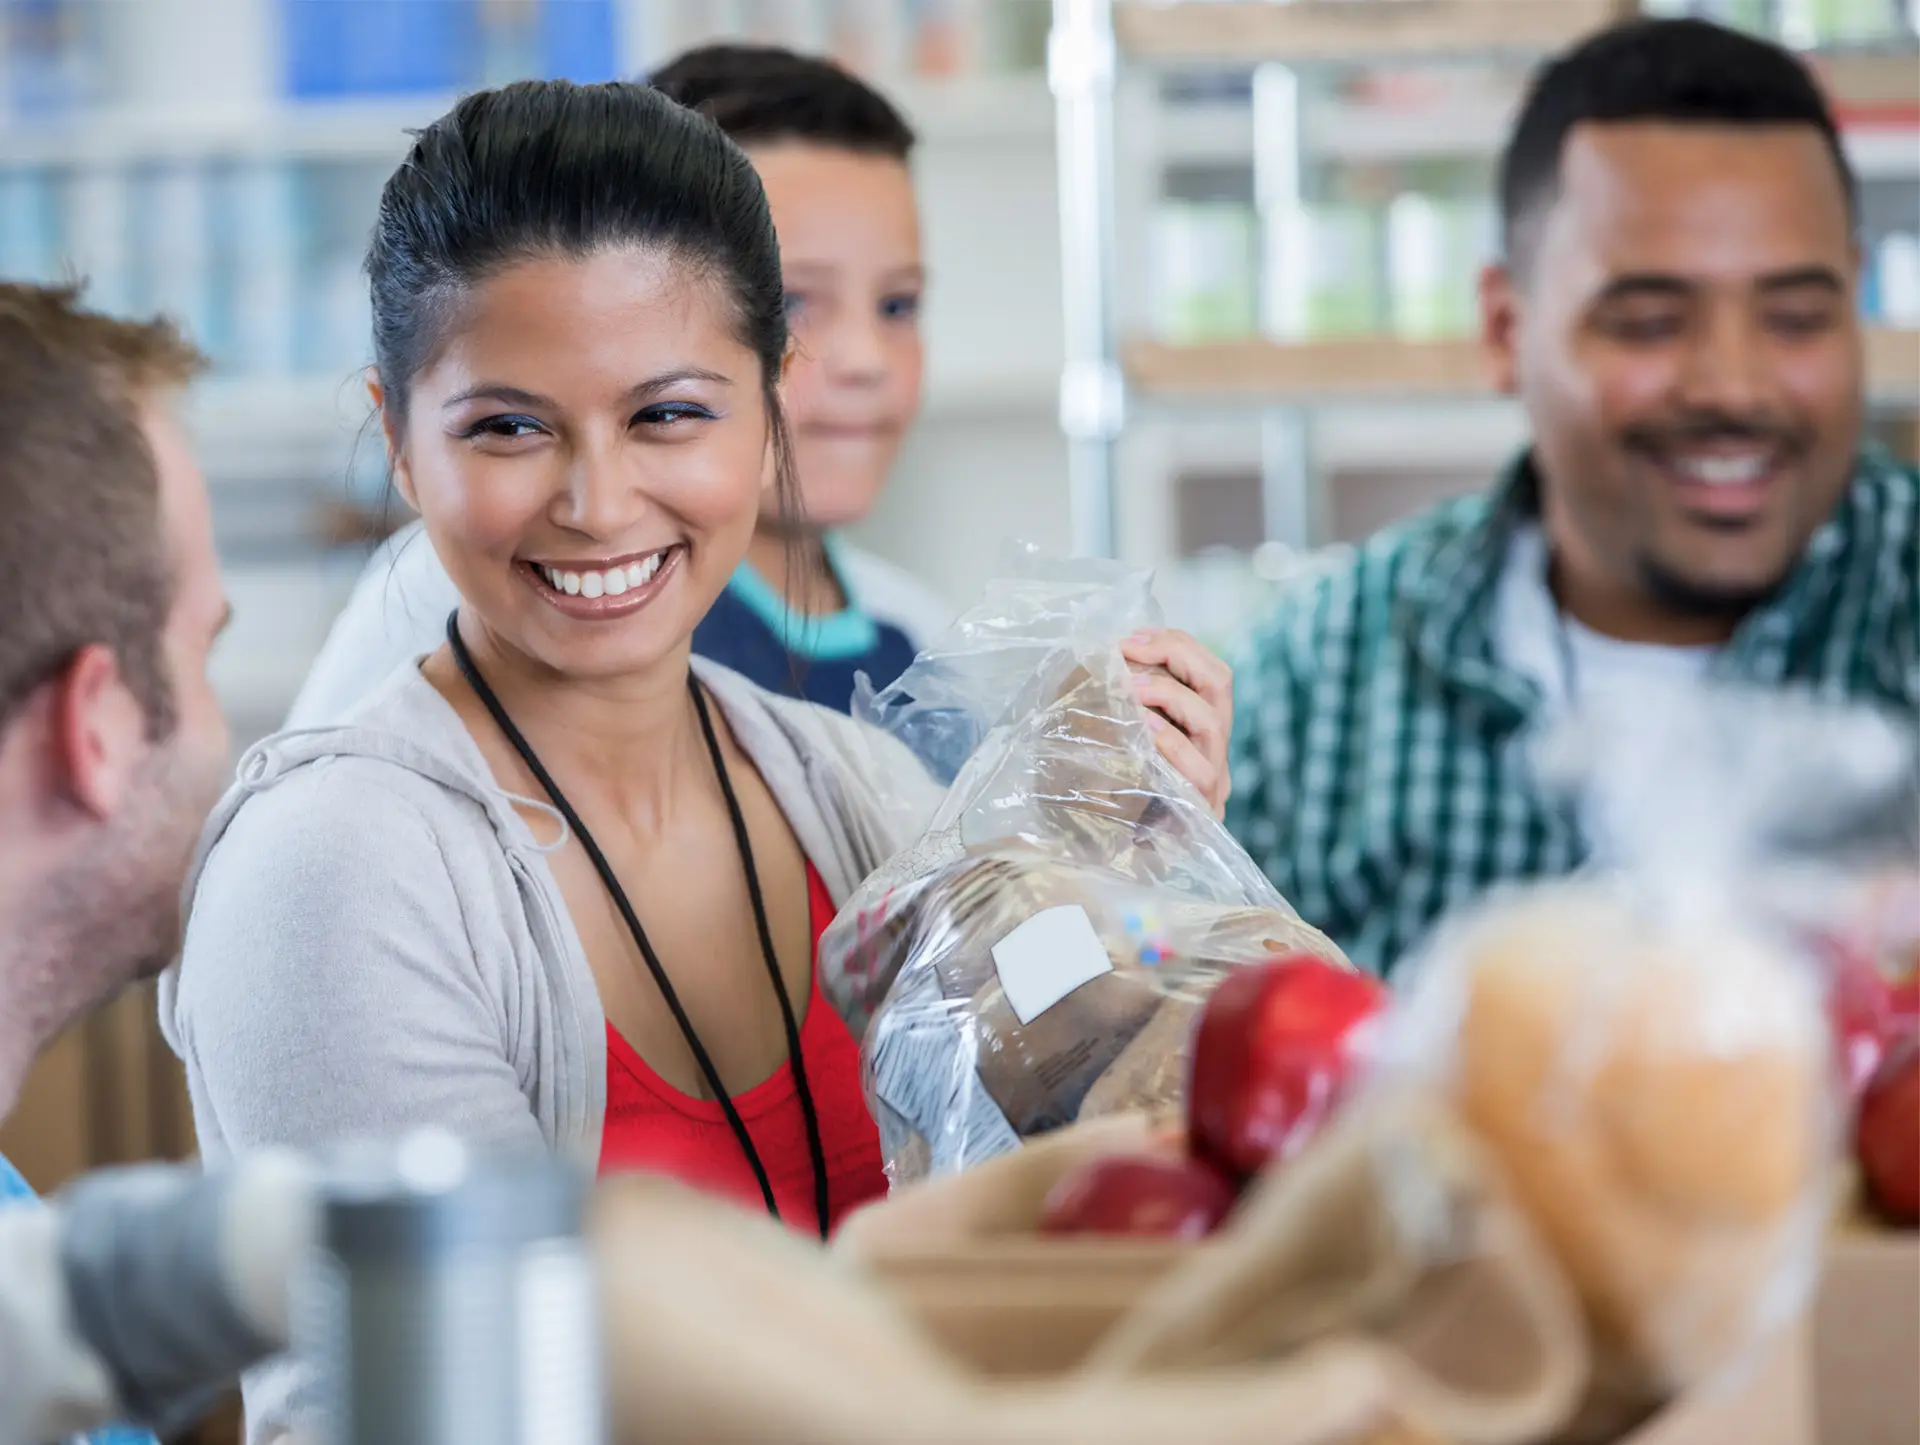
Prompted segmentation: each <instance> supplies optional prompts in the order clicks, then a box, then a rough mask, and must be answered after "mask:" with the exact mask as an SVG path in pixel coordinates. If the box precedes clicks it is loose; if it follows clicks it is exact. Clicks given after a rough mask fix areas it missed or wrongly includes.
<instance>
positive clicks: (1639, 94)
mask: <svg viewBox="0 0 1920 1445" xmlns="http://www.w3.org/2000/svg"><path fill="white" fill-rule="evenodd" d="M1500 194H1501V205H1502V211H1503V222H1504V228H1505V252H1506V261H1505V264H1504V265H1503V266H1498V267H1494V268H1492V269H1491V270H1490V271H1489V272H1488V274H1487V276H1486V278H1485V279H1484V281H1483V285H1482V301H1483V319H1484V322H1485V328H1486V334H1487V337H1488V340H1489V343H1490V346H1491V349H1492V351H1493V354H1494V357H1495V360H1496V364H1497V366H1498V367H1499V369H1500V373H1501V377H1502V380H1503V383H1504V384H1505V385H1506V386H1507V387H1508V389H1510V390H1513V391H1516V392H1517V393H1518V395H1519V396H1520V397H1521V399H1522V401H1523V402H1524V404H1525V406H1526V410H1527V414H1528V417H1529V420H1530V422H1531V425H1532V431H1533V437H1534V454H1535V458H1536V461H1537V462H1538V464H1539V470H1540V472H1541V478H1542V481H1541V485H1542V507H1543V515H1544V518H1545V522H1546V526H1547V531H1548V536H1549V539H1550V542H1551V544H1552V548H1553V554H1554V566H1555V582H1556V586H1557V587H1558V588H1559V589H1560V591H1561V597H1562V601H1563V602H1564V603H1565V604H1566V605H1567V606H1568V607H1569V609H1570V610H1572V611H1573V612H1574V614H1575V615H1576V616H1579V617H1581V618H1582V620H1584V621H1586V622H1588V623H1589V624H1590V625H1593V626H1596V627H1598V628H1600V629H1601V630H1603V631H1611V632H1615V633H1616V634H1618V635H1622V636H1634V637H1639V638H1641V639H1642V640H1649V641H1676V642H1678V641H1708V640H1716V639H1717V638H1719V637H1724V636H1725V635H1726V634H1727V633H1728V632H1730V631H1731V629H1732V627H1733V625H1734V624H1735V623H1736V622H1737V620H1738V618H1739V617H1740V616H1741V615H1743V614H1744V613H1745V612H1746V611H1748V610H1749V609H1751V608H1752V607H1753V606H1754V605H1755V604H1757V603H1758V602H1760V601H1762V600H1764V599H1765V598H1766V597H1767V595H1768V594H1769V593H1770V592H1772V591H1773V590H1774V589H1775V588H1776V587H1777V586H1778V585H1779V584H1780V583H1781V581H1782V580H1784V578H1785V577H1786V576H1787V574H1788V573H1789V571H1791V569H1792V567H1793V565H1794V563H1795V561H1796V559H1797V558H1798V557H1799V555H1800V553H1801V551H1802V549H1803V548H1804V547H1805V546H1806V543H1807V541H1808V539H1809V538H1810V537H1811V536H1812V534H1813V532H1814V531H1815V529H1816V528H1817V527H1819V525H1820V524H1821V523H1822V522H1823V521H1824V520H1825V519H1826V518H1827V517H1828V516H1829V515H1830V514H1831V513H1832V512H1833V510H1834V508H1835V506H1836V504H1837V502H1838V501H1839V499H1840V497H1841V496H1842V494H1843V493H1844V491H1845V489H1846V487H1847V484H1848V480H1849V477H1850V474H1851V469H1852V463H1853V458H1854V454H1855V451H1856V448H1857V445H1858V439H1859V428H1860V420H1861V405H1862V399H1861V385H1862V383H1861V366H1862V362H1861V346H1860V335H1859V329H1858V325H1857V322H1856V319H1855V300H1854V290H1855V282H1856V278H1857V253H1856V249H1855V240H1854V207H1855V195H1854V182H1853V177H1852V174H1851V172H1850V170H1849V168H1848V165H1847V161H1846V158H1845V155H1844V152H1843V151H1842V149H1841V145H1840V139H1839V136H1838V134H1837V132H1836V130H1835V126H1834V121H1833V117H1832V115H1831V114H1830V112H1829V111H1828V109H1827V106H1826V103H1825V101H1824V100H1823V99H1822V97H1821V94H1820V91H1819V89H1818V87H1817V86H1816V84H1815V82H1814V80H1813V78H1812V76H1811V75H1810V74H1809V73H1808V71H1807V70H1806V68H1805V67H1804V66H1803V65H1801V63H1800V62H1799V61H1798V60H1796V59H1795V58H1794V57H1792V56H1791V55H1789V54H1788V53H1787V52H1785V51H1783V50H1781V49H1779V48H1778V47H1777V46H1774V45H1770V44H1768V43H1766V42H1764V41H1761V40H1756V39H1753V38H1752V37H1750V36H1745V35H1741V34H1739V33H1737V32H1734V31H1730V30H1725V29H1722V28H1719V27H1716V26H1713V25H1709V24H1706V23H1705V22H1701V21H1691V20H1674V21H1647V22H1635V23H1631V24H1628V25H1624V26H1621V27H1619V28H1616V29H1614V30H1611V31H1607V32H1604V33H1602V34H1600V35H1598V36H1595V37H1594V38H1592V39H1590V40H1588V41H1587V42H1585V43H1584V44H1582V45H1580V46H1579V47H1578V48H1576V49H1575V50H1573V51H1571V52H1569V53H1568V54H1566V55H1565V56H1563V57H1561V58H1560V59H1559V60H1557V61H1555V62H1554V63H1553V64H1551V65H1549V66H1548V67H1546V68H1545V70H1543V71H1542V73H1541V74H1540V75H1539V77H1538V78H1537V79H1536V81H1535V83H1534V86H1533V88H1532V90H1531V92H1530V94H1529V95H1528V97H1527V100H1526V103H1525V105H1524V107H1523V108H1522V111H1521V114H1520V117H1519V120H1518V121H1517V123H1516V125H1515V128H1514V132H1513V135H1512V137H1511V139H1510V141H1509V143H1508V146H1507V150H1506V154H1505V155H1504V157H1503V158H1502V162H1501V178H1500Z"/></svg>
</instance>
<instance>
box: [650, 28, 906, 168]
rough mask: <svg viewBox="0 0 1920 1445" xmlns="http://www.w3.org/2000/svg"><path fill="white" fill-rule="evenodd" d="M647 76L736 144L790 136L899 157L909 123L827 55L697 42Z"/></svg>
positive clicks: (660, 88)
mask: <svg viewBox="0 0 1920 1445" xmlns="http://www.w3.org/2000/svg"><path fill="white" fill-rule="evenodd" d="M650 83H651V84H652V86H653V87H654V89H656V90H660V91H664V92H665V93H666V94H667V95H668V96H669V97H671V98H672V99H673V100H676V101H678V102H679V103H680V104H681V105H684V106H686V107H688V108H689V109H691V110H697V111H699V112H700V113H701V114H702V115H705V116H708V117H710V118H711V119H712V120H713V122H714V123H715V124H716V125H718V126H719V127H720V129H721V130H723V131H725V132H726V133H727V134H728V135H729V136H731V137H732V138H733V140H734V141H735V143H737V144H739V145H743V146H752V145H756V144H758V145H764V144H767V143H770V142H776V141H786V140H796V141H806V142H809V143H811V144H814V145H823V146H831V147H833V148H834V149H836V150H849V151H855V152H858V153H859V154H862V155H879V156H891V157H893V158H894V159H895V160H905V159H906V158H907V155H908V153H909V152H911V151H912V150H913V143H914V134H913V128H912V127H911V126H909V125H908V124H907V122H906V119H905V118H904V117H903V116H902V115H901V114H900V112H899V111H898V110H896V109H894V107H893V105H892V103H891V102H890V101H888V100H887V98H886V97H885V96H883V95H882V94H880V92H879V91H877V90H875V89H874V88H873V87H872V86H870V85H868V84H867V83H866V82H865V81H863V80H860V79H859V78H858V77H856V76H853V75H851V74H849V73H848V72H847V71H845V70H842V69H841V68H840V67H839V66H838V65H835V64H834V63H833V62H832V61H830V60H821V59H818V58H816V57H814V56H811V55H798V54H795V53H794V52H793V51H791V50H784V49H782V48H780V47H779V46H775V45H703V46H701V47H700V48H699V49H697V50H689V51H687V52H686V53H685V54H684V55H681V56H679V57H678V58H676V59H674V60H670V61H668V62H667V64H665V65H664V66H662V67H661V68H660V69H659V70H657V71H655V72H654V74H653V75H652V76H651V77H650Z"/></svg>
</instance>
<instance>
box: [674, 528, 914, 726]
mask: <svg viewBox="0 0 1920 1445" xmlns="http://www.w3.org/2000/svg"><path fill="white" fill-rule="evenodd" d="M834 552H835V549H834V548H832V547H831V546H829V548H828V553H827V555H828V558H829V559H830V561H833V562H834V564H835V565H834V573H835V576H836V578H837V579H838V580H839V582H840V590H841V591H842V592H844V593H845V594H846V595H847V596H848V598H849V599H850V602H849V605H848V607H847V608H846V609H845V610H844V611H841V612H833V613H828V614H825V615H822V616H812V617H810V616H805V615H803V614H799V613H795V612H793V611H792V610H791V609H790V608H788V606H787V604H786V601H785V599H783V598H782V597H781V596H780V594H779V593H778V592H776V591H774V589H773V588H772V587H770V586H769V585H768V584H767V582H766V581H765V580H764V579H763V578H762V577H761V576H760V575H759V573H757V572H755V571H753V570H752V569H751V568H749V567H748V566H746V565H745V564H744V563H742V564H741V566H740V568H739V569H738V570H737V571H736V572H735V573H734V574H733V578H732V580H731V581H729V582H728V583H727V587H726V590H725V591H724V592H722V593H721V594H720V597H719V600H718V601H716V602H715V603H714V604H713V608H712V610H711V611H709V612H708V613H707V615H706V616H705V617H704V618H702V619H701V621H700V624H699V625H698V626H697V627H695V628H694V630H693V650H694V651H695V652H697V653H698V654H700V656H702V657H706V658H711V659H712V660H713V661H715V662H717V663H720V664H721V665H722V666H723V667H730V668H732V669H733V670H734V671H735V672H737V673H739V674H740V675H741V676H743V677H746V678H749V679H751V680H752V681H753V682H755V683H757V684H758V685H759V686H761V687H763V688H765V689H766V690H767V691H768V692H776V693H781V694H784V695H785V696H787V697H800V698H805V699H806V700H807V701H808V702H813V703H818V704H819V705H820V706H821V707H828V708H832V709H833V710H834V711H836V712H846V711H848V710H849V708H850V706H851V704H852V702H853V680H854V677H855V675H856V674H859V673H865V674H866V675H867V679H868V681H869V682H871V683H872V684H873V688H874V691H876V692H878V691H879V690H880V689H881V688H883V687H885V686H886V685H887V684H888V683H890V682H892V681H893V680H894V679H895V678H897V677H899V676H900V674H901V673H903V672H905V671H906V670H907V668H908V667H909V666H911V665H912V663H913V659H914V655H915V652H916V651H917V648H916V646H915V643H914V640H913V639H910V638H909V637H908V636H907V634H906V632H905V631H903V630H902V629H901V628H900V627H898V626H897V625H895V624H894V623H893V622H891V621H883V620H881V619H879V618H876V617H874V616H872V615H871V614H869V613H867V612H865V611H862V610H861V609H860V607H859V605H858V601H857V599H854V594H853V589H852V588H851V587H849V586H848V585H847V580H846V577H845V573H844V571H843V569H842V568H841V567H840V566H839V565H838V559H837V558H836V557H835V556H834Z"/></svg>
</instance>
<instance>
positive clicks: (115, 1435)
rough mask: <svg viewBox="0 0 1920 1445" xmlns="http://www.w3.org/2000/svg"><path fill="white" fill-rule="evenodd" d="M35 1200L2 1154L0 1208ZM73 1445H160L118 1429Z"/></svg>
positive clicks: (76, 1439) (145, 1435) (79, 1437)
mask: <svg viewBox="0 0 1920 1445" xmlns="http://www.w3.org/2000/svg"><path fill="white" fill-rule="evenodd" d="M35 1199H36V1196H35V1195H34V1192H33V1190H32V1188H31V1187H30V1186H29V1185H28V1184H27V1181H26V1180H25V1179H23V1178H21V1177H20V1171H19V1170H17V1169H15V1168H14V1167H13V1166H12V1165H11V1164H9V1163H8V1162H7V1160H6V1156H5V1155H3V1154H0V1208H7V1207H9V1206H19V1205H23V1204H25V1205H31V1204H33V1203H34V1202H35ZM73 1445H158V1442H157V1441H156V1440H155V1439H154V1438H153V1436H151V1435H149V1434H148V1433H147V1432H146V1431H145V1430H129V1429H126V1428H124V1427H116V1428H114V1429H110V1430H99V1431H96V1432H95V1433H93V1434H91V1435H77V1436H75V1437H74V1441H73Z"/></svg>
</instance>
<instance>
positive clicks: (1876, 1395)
mask: <svg viewBox="0 0 1920 1445" xmlns="http://www.w3.org/2000/svg"><path fill="white" fill-rule="evenodd" d="M1813 1370H1814V1402H1815V1407H1816V1415H1817V1418H1818V1422H1819V1435H1818V1437H1817V1438H1818V1439H1819V1440H1820V1441H1821V1445H1913V1442H1914V1441H1916V1440H1920V1233H1915V1232H1906V1233H1898V1232H1895V1231H1892V1230H1880V1231H1875V1230H1869V1229H1866V1228H1864V1227H1859V1228H1849V1229H1848V1230H1847V1231H1846V1232H1844V1233H1842V1234H1841V1235H1839V1236H1837V1237H1836V1238H1835V1239H1834V1241H1833V1242H1832V1244H1831V1245H1829V1247H1828V1249H1827V1259H1826V1273H1825V1276H1824V1278H1823V1279H1822V1280H1821V1284H1820V1293H1819V1296H1818V1298H1817V1300H1816V1302H1815V1305H1814V1313H1813Z"/></svg>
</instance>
